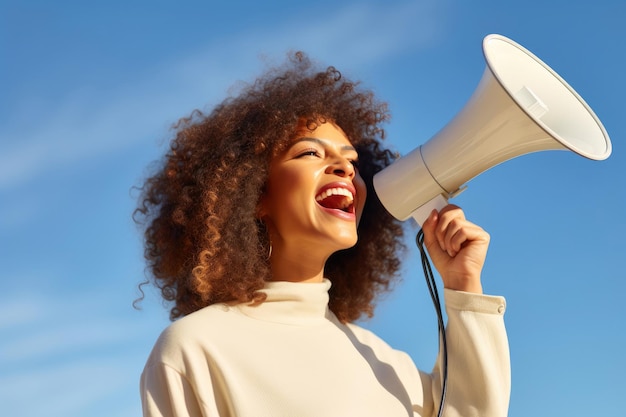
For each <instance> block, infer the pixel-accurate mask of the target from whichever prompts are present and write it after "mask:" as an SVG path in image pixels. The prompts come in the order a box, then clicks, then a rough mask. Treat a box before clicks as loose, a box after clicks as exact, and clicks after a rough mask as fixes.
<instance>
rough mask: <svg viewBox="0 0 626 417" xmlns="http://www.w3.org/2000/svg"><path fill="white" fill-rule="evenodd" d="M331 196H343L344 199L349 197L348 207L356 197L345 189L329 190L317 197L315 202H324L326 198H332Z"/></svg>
mask: <svg viewBox="0 0 626 417" xmlns="http://www.w3.org/2000/svg"><path fill="white" fill-rule="evenodd" d="M331 195H342V196H344V197H348V205H349V204H350V203H352V201H354V196H353V195H352V193H351V192H350V191H348V190H347V189H345V188H329V189H327V190H326V191H324V192H322V193H320V194H318V195H317V197H315V201H322V200H324V199H325V198H328V197H330V196H331Z"/></svg>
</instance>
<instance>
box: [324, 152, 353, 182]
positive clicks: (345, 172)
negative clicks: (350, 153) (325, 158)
mask: <svg viewBox="0 0 626 417" xmlns="http://www.w3.org/2000/svg"><path fill="white" fill-rule="evenodd" d="M326 172H327V173H329V174H334V175H338V176H340V177H346V178H354V174H355V170H354V165H353V164H352V162H350V161H349V160H348V159H346V158H344V157H342V156H341V157H337V158H336V159H334V160H333V161H332V163H330V164H329V165H328V169H327V170H326Z"/></svg>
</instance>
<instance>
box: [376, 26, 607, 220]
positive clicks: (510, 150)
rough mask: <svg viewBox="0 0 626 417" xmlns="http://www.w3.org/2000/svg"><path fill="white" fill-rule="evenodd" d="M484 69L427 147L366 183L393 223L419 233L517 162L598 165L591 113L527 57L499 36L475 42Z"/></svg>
mask: <svg viewBox="0 0 626 417" xmlns="http://www.w3.org/2000/svg"><path fill="white" fill-rule="evenodd" d="M483 53H484V56H485V60H486V61H487V67H486V68H485V71H484V73H483V76H482V78H481V80H480V83H479V84H478V87H477V88H476V90H475V91H474V93H473V94H472V96H471V98H470V99H469V101H468V102H467V104H466V105H465V106H464V107H463V109H462V110H461V111H460V112H459V113H458V114H457V115H456V116H455V117H454V118H453V119H452V121H450V122H449V123H448V124H447V125H446V126H445V127H444V128H443V129H441V130H440V131H439V132H438V133H437V134H436V135H435V136H433V137H432V138H431V139H430V140H428V142H426V143H424V144H423V145H421V146H419V147H418V148H416V149H414V150H413V151H411V152H410V153H409V154H407V155H406V156H404V157H402V158H400V159H398V160H397V161H395V162H394V163H393V164H391V165H390V166H388V167H387V168H385V169H384V170H382V171H380V172H379V173H377V174H376V175H375V176H374V188H375V190H376V194H377V195H378V197H379V198H380V200H381V202H382V203H383V205H384V206H385V208H386V209H387V210H388V211H389V212H390V213H391V214H392V215H393V216H394V217H396V218H397V219H399V220H407V219H408V218H411V217H412V218H414V219H415V220H416V221H417V222H418V223H419V224H420V225H421V224H422V223H423V222H424V221H425V220H426V218H427V217H428V215H429V214H430V212H431V211H432V209H433V208H436V209H438V210H439V209H441V208H443V206H445V205H446V204H447V202H448V199H450V198H452V197H454V196H456V195H458V193H460V192H461V191H463V190H464V189H465V188H466V186H465V184H466V183H467V182H468V181H469V180H471V179H472V178H474V177H475V176H477V175H479V174H480V173H482V172H484V171H486V170H488V169H489V168H491V167H494V166H496V165H498V164H500V163H502V162H504V161H507V160H509V159H512V158H515V157H517V156H520V155H523V154H527V153H531V152H537V151H544V150H559V149H560V150H571V151H573V152H576V153H578V154H580V155H582V156H584V157H586V158H589V159H594V160H603V159H606V158H608V157H609V155H610V154H611V141H610V139H609V136H608V134H607V132H606V130H605V129H604V126H602V123H601V122H600V120H599V119H598V117H597V116H596V115H595V114H594V112H593V110H591V108H590V107H589V106H588V105H587V103H585V101H584V100H583V99H582V97H580V96H579V95H578V94H577V93H576V91H574V89H573V88H572V87H570V86H569V85H568V84H567V82H565V80H563V79H562V78H561V77H560V76H559V75H558V74H557V73H556V72H554V71H553V70H552V69H551V68H550V67H549V66H547V65H546V64H545V63H543V62H542V61H541V60H540V59H539V58H537V57H536V56H535V55H533V54H532V53H531V52H530V51H528V50H527V49H525V48H524V47H522V46H521V45H519V44H517V43H515V42H514V41H512V40H511V39H508V38H506V37H504V36H501V35H488V36H487V37H485V38H484V40H483Z"/></svg>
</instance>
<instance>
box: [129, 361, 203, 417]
mask: <svg viewBox="0 0 626 417" xmlns="http://www.w3.org/2000/svg"><path fill="white" fill-rule="evenodd" d="M140 389H141V402H142V408H143V415H144V417H190V416H193V417H196V416H202V415H203V414H202V412H201V411H200V410H201V408H200V404H199V403H198V399H197V397H196V395H195V393H194V390H193V387H192V385H191V384H190V383H189V381H187V379H186V378H185V377H184V376H183V375H181V374H180V373H179V372H178V371H176V370H175V369H173V368H171V367H169V366H167V365H164V364H152V365H150V366H148V367H146V368H145V369H144V372H143V374H142V376H141V387H140Z"/></svg>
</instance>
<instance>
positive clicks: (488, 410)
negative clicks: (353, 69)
mask: <svg viewBox="0 0 626 417" xmlns="http://www.w3.org/2000/svg"><path fill="white" fill-rule="evenodd" d="M387 119H388V113H387V109H386V106H385V104H384V103H379V102H377V101H376V100H375V99H374V98H373V95H372V93H371V92H369V91H362V90H360V89H359V86H358V84H356V83H353V82H350V81H347V80H345V79H344V78H343V77H342V76H341V75H340V74H339V72H338V71H336V70H335V69H334V68H332V67H330V68H328V69H327V70H326V71H321V72H315V70H314V68H313V66H312V65H311V63H310V62H309V61H308V59H306V57H304V56H303V55H302V54H301V53H296V54H294V55H293V56H292V57H291V60H290V63H289V65H287V66H286V67H285V68H279V69H275V70H272V71H269V72H268V73H267V74H266V75H265V76H264V77H262V78H259V79H258V80H257V81H256V82H255V83H254V84H253V85H250V86H248V87H246V88H244V89H243V91H241V92H240V93H239V94H238V95H237V96H235V97H231V98H228V99H227V100H225V101H224V102H223V103H221V104H220V105H218V106H217V107H215V109H213V111H212V112H211V113H209V114H207V115H205V114H202V113H200V112H196V113H194V114H193V115H192V116H191V117H190V118H187V119H183V120H181V121H180V122H179V124H178V126H177V133H176V137H175V138H174V140H173V141H172V143H171V147H170V150H169V152H168V153H167V154H166V155H165V158H164V159H163V162H162V164H161V166H159V168H158V170H157V171H156V172H155V173H154V175H153V176H151V177H150V178H148V179H147V181H146V183H145V184H144V188H143V191H144V193H143V197H142V200H141V204H140V208H139V209H138V214H140V215H142V216H143V221H144V223H145V224H146V232H145V237H146V251H145V255H146V259H147V260H148V265H149V268H150V269H151V272H152V274H153V276H154V278H155V283H156V285H157V286H158V287H159V288H160V289H161V292H162V295H163V297H164V299H165V300H168V301H173V302H174V306H173V308H172V310H171V318H172V319H178V320H176V321H175V322H174V323H173V324H172V325H170V326H169V327H168V328H167V329H166V330H165V331H164V332H163V334H162V335H161V337H160V338H159V340H158V341H157V342H156V345H155V347H154V349H153V351H152V353H151V355H150V357H149V359H148V361H147V364H146V366H145V369H144V372H143V374H142V378H141V393H142V403H143V409H144V415H145V416H211V417H213V416H220V417H230V416H254V417H263V416H272V417H276V416H298V417H306V416H325V417H328V416H407V415H409V416H432V415H434V414H435V413H436V412H437V409H438V402H439V399H440V396H441V382H442V381H441V371H440V365H439V361H437V363H436V364H435V367H434V370H433V372H432V373H427V372H423V371H420V370H418V369H416V367H415V365H414V364H413V362H412V360H411V359H410V358H409V357H408V355H406V354H404V353H402V352H399V351H396V350H393V349H392V348H390V347H389V346H388V345H387V344H385V342H383V341H382V340H380V339H379V338H378V337H377V336H375V335H374V334H372V333H371V332H369V331H367V330H365V329H363V328H361V327H359V326H357V325H355V324H353V322H354V321H355V320H356V319H358V318H359V317H361V316H362V315H367V316H371V315H372V313H373V302H374V300H375V297H376V296H377V295H378V294H380V293H381V292H382V291H384V290H386V289H388V287H389V285H390V283H391V281H392V280H393V279H394V277H395V276H396V274H397V272H398V270H399V266H400V261H399V252H400V251H401V250H402V249H403V245H402V237H403V234H402V227H401V225H400V224H399V223H398V222H397V221H396V220H395V219H393V218H392V217H391V216H390V215H389V214H387V212H386V211H385V210H384V208H383V207H382V205H381V204H380V202H379V201H378V199H377V197H376V195H375V193H374V191H373V188H372V177H373V175H374V174H375V173H376V172H378V171H379V170H381V169H382V168H384V167H385V166H387V165H389V163H391V161H392V159H393V155H392V154H391V153H390V152H389V151H387V150H385V149H383V148H382V145H381V139H383V137H384V131H383V130H382V128H381V127H380V124H381V123H382V122H384V121H386V120H387ZM423 229H424V233H425V243H426V246H427V248H428V251H429V253H430V256H431V258H432V260H433V263H434V264H435V267H436V268H437V269H438V271H439V273H440V275H441V277H442V279H443V282H444V287H445V290H444V291H445V294H444V296H445V302H446V308H447V313H448V328H447V332H448V355H449V362H448V363H449V367H450V376H449V380H448V390H447V399H446V404H445V414H444V415H446V416H483V417H484V416H504V415H506V412H507V408H508V399H509V357H508V345H507V339H506V334H505V330H504V324H503V318H502V315H503V309H504V299H503V298H502V297H494V296H486V295H482V287H481V283H480V273H481V269H482V266H483V262H484V259H485V255H486V251H487V246H488V244H489V236H488V234H487V233H486V232H485V231H483V230H482V229H481V228H480V227H478V226H476V225H473V224H472V223H470V222H468V221H467V220H466V219H465V217H464V215H463V212H462V211H461V209H459V208H458V207H454V206H448V207H446V208H445V209H444V210H442V211H441V212H440V213H437V212H433V213H432V214H431V216H430V217H429V218H428V220H427V221H426V222H425V223H424V225H423ZM407 331H411V330H410V329H407Z"/></svg>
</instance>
